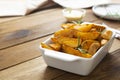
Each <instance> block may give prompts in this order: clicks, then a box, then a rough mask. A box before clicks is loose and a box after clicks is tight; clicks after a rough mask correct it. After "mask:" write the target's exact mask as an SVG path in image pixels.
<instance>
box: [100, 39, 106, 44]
mask: <svg viewBox="0 0 120 80" xmlns="http://www.w3.org/2000/svg"><path fill="white" fill-rule="evenodd" d="M107 42H108V40H106V39H102V40H101V41H100V44H101V46H104V45H105V44H106V43H107Z"/></svg>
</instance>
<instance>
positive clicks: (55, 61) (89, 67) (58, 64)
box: [40, 32, 115, 76]
mask: <svg viewBox="0 0 120 80" xmlns="http://www.w3.org/2000/svg"><path fill="white" fill-rule="evenodd" d="M114 37H115V33H114V32H113V34H112V37H111V39H110V40H109V41H108V42H107V44H105V45H104V46H103V47H101V48H100V49H99V50H98V51H97V52H96V53H95V54H94V55H93V56H92V57H91V58H83V57H78V56H74V55H70V54H66V53H63V52H58V51H53V50H48V49H45V48H42V47H41V46H40V50H41V53H42V56H43V58H44V60H45V62H46V64H47V65H48V66H51V67H54V68H58V69H61V70H64V71H68V72H72V73H75V74H79V75H84V76H85V75H88V74H89V73H90V72H92V71H93V69H94V68H95V67H96V66H97V64H98V63H99V62H100V61H101V60H102V59H103V58H104V57H105V55H106V54H107V53H108V51H109V49H110V47H111V45H112V43H113V40H114ZM44 43H45V44H49V43H51V39H50V38H49V39H47V40H46V41H45V42H44Z"/></svg>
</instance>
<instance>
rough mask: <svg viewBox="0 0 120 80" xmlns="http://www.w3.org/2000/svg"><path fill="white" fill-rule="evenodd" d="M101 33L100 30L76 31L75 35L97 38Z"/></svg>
mask: <svg viewBox="0 0 120 80" xmlns="http://www.w3.org/2000/svg"><path fill="white" fill-rule="evenodd" d="M99 35H100V32H79V31H77V32H76V33H74V36H75V37H80V38H82V39H85V40H86V39H88V40H89V39H93V40H94V39H97V38H98V37H99Z"/></svg>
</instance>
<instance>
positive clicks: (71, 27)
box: [61, 23, 76, 29]
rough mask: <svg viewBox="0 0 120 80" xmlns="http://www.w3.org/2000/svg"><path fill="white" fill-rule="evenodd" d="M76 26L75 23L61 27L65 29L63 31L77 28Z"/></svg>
mask: <svg viewBox="0 0 120 80" xmlns="http://www.w3.org/2000/svg"><path fill="white" fill-rule="evenodd" d="M75 25H76V24H74V23H67V24H62V25H61V27H62V28H63V29H74V26H75Z"/></svg>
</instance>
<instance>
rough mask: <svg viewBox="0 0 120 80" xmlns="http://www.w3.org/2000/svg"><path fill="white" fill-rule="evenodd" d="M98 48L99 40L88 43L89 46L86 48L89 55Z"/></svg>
mask: <svg viewBox="0 0 120 80" xmlns="http://www.w3.org/2000/svg"><path fill="white" fill-rule="evenodd" d="M99 48H100V43H99V42H94V43H92V44H91V45H90V48H89V50H88V53H90V54H91V55H93V54H95V53H96V51H97V50H98V49H99Z"/></svg>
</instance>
